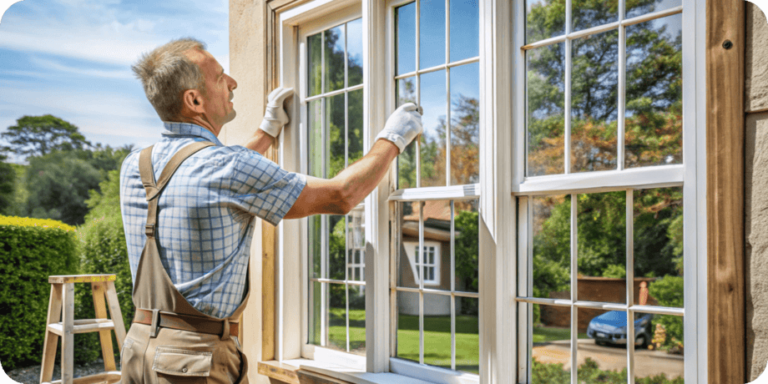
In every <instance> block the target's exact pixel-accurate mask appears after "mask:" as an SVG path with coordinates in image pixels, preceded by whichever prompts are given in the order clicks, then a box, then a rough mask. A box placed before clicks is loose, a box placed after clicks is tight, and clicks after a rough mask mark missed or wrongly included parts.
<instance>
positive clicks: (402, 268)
mask: <svg viewBox="0 0 768 384" xmlns="http://www.w3.org/2000/svg"><path fill="white" fill-rule="evenodd" d="M400 210H401V222H400V231H401V232H400V257H398V258H397V265H398V274H397V286H398V287H409V288H419V280H418V264H417V262H416V251H417V249H418V247H419V203H415V202H407V203H400Z"/></svg>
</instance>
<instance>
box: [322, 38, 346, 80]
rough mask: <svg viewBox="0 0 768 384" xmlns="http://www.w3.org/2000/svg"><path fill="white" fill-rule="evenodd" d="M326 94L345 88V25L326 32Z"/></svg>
mask: <svg viewBox="0 0 768 384" xmlns="http://www.w3.org/2000/svg"><path fill="white" fill-rule="evenodd" d="M323 33H324V34H325V92H330V91H334V90H337V89H341V88H344V40H345V39H344V25H339V26H338V27H336V28H331V29H329V30H327V31H325V32H323Z"/></svg>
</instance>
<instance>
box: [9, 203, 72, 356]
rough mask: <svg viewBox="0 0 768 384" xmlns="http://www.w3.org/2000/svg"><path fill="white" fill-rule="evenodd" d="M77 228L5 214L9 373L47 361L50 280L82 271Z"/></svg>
mask: <svg viewBox="0 0 768 384" xmlns="http://www.w3.org/2000/svg"><path fill="white" fill-rule="evenodd" d="M76 249H77V247H76V240H75V228H73V227H70V226H69V225H66V224H64V223H62V222H59V221H54V220H40V219H29V218H19V217H6V216H0V275H1V276H3V284H2V285H1V286H0V313H2V314H3V316H2V317H0V361H2V362H3V368H4V369H13V368H15V367H19V366H24V365H28V364H33V363H38V364H39V362H40V359H41V358H42V351H43V339H44V337H45V327H46V321H47V313H48V300H49V297H50V292H51V289H50V285H49V284H48V276H50V275H65V274H73V273H76V272H77V263H78V260H77V251H76Z"/></svg>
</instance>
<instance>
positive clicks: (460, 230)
mask: <svg viewBox="0 0 768 384" xmlns="http://www.w3.org/2000/svg"><path fill="white" fill-rule="evenodd" d="M477 204H478V201H477V200H468V201H456V202H454V203H453V214H454V219H453V220H454V224H453V228H454V242H455V243H454V258H455V266H456V272H455V276H456V290H457V291H465V292H479V290H478V288H479V287H478V276H479V275H478V265H479V264H478V263H479V258H480V247H479V244H480V231H479V226H480V216H479V215H478V213H477Z"/></svg>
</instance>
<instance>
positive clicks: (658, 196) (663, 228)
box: [633, 187, 684, 308]
mask: <svg viewBox="0 0 768 384" xmlns="http://www.w3.org/2000/svg"><path fill="white" fill-rule="evenodd" d="M634 200H635V206H634V219H635V222H634V228H633V229H634V245H635V246H634V250H635V300H636V301H635V303H636V304H640V305H646V304H647V305H660V306H663V307H677V308H683V285H684V284H683V189H682V188H681V187H678V188H661V189H645V190H638V191H634Z"/></svg>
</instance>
